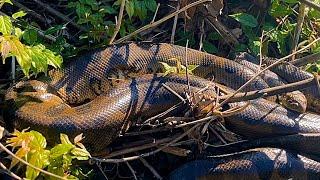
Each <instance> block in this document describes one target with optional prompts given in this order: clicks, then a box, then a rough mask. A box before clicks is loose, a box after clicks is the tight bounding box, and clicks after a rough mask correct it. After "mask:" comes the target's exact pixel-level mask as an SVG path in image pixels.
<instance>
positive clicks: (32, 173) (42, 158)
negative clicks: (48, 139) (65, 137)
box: [26, 151, 49, 179]
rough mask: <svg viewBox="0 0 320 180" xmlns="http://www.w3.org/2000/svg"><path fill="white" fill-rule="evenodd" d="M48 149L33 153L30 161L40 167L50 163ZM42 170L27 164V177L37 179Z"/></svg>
mask: <svg viewBox="0 0 320 180" xmlns="http://www.w3.org/2000/svg"><path fill="white" fill-rule="evenodd" d="M48 159H49V157H48V151H42V152H37V153H33V154H32V155H31V157H30V159H28V162H29V163H30V164H32V165H34V166H36V167H38V168H40V169H42V168H43V167H44V166H46V165H47V164H48ZM39 173H40V171H38V170H35V169H34V168H32V167H30V166H27V170H26V178H27V179H35V178H36V177H37V176H38V175H39Z"/></svg>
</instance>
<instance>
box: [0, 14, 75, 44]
mask: <svg viewBox="0 0 320 180" xmlns="http://www.w3.org/2000/svg"><path fill="white" fill-rule="evenodd" d="M0 15H3V16H8V15H7V14H6V13H4V12H2V11H0ZM8 17H9V18H10V20H11V21H12V22H17V20H16V19H14V18H12V17H11V16H8ZM28 27H29V28H31V29H33V30H35V31H37V33H38V34H39V35H40V36H41V37H44V38H46V39H48V40H50V41H53V42H56V41H57V38H56V37H54V36H52V35H46V34H45V33H44V32H43V31H42V30H40V29H38V28H36V27H34V26H32V25H30V24H29V25H28ZM68 46H70V44H68V43H66V44H65V45H63V47H68Z"/></svg>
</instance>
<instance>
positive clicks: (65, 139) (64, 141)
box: [60, 133, 72, 144]
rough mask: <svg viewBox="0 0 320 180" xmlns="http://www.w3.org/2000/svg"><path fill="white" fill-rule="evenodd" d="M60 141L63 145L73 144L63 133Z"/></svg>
mask: <svg viewBox="0 0 320 180" xmlns="http://www.w3.org/2000/svg"><path fill="white" fill-rule="evenodd" d="M60 141H61V143H62V144H72V143H71V141H70V140H69V137H68V135H66V134H63V133H61V134H60Z"/></svg>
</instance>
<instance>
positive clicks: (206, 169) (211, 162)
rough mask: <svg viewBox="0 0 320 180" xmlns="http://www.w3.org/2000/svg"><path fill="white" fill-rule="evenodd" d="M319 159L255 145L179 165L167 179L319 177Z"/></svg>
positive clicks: (236, 179) (270, 179)
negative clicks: (255, 146)
mask: <svg viewBox="0 0 320 180" xmlns="http://www.w3.org/2000/svg"><path fill="white" fill-rule="evenodd" d="M319 177H320V163H319V162H317V161H314V160H312V159H309V158H307V157H304V156H302V155H299V154H295V153H292V152H290V151H287V150H284V149H276V148H257V149H251V150H248V151H244V152H240V153H235V154H230V155H224V156H221V157H214V158H208V159H202V160H195V161H191V162H189V163H186V164H184V165H182V166H181V167H180V168H178V169H176V170H175V171H174V172H172V173H171V174H170V176H169V179H172V180H174V179H181V180H189V179H190V180H194V179H203V180H204V179H228V180H229V179H230V180H247V179H268V180H279V179H319Z"/></svg>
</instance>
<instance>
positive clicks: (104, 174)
mask: <svg viewBox="0 0 320 180" xmlns="http://www.w3.org/2000/svg"><path fill="white" fill-rule="evenodd" d="M96 165H97V167H98V168H99V170H100V172H101V173H102V175H103V177H104V178H105V179H106V180H108V176H107V175H106V173H105V172H104V171H103V169H102V167H101V163H99V162H97V163H96Z"/></svg>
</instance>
